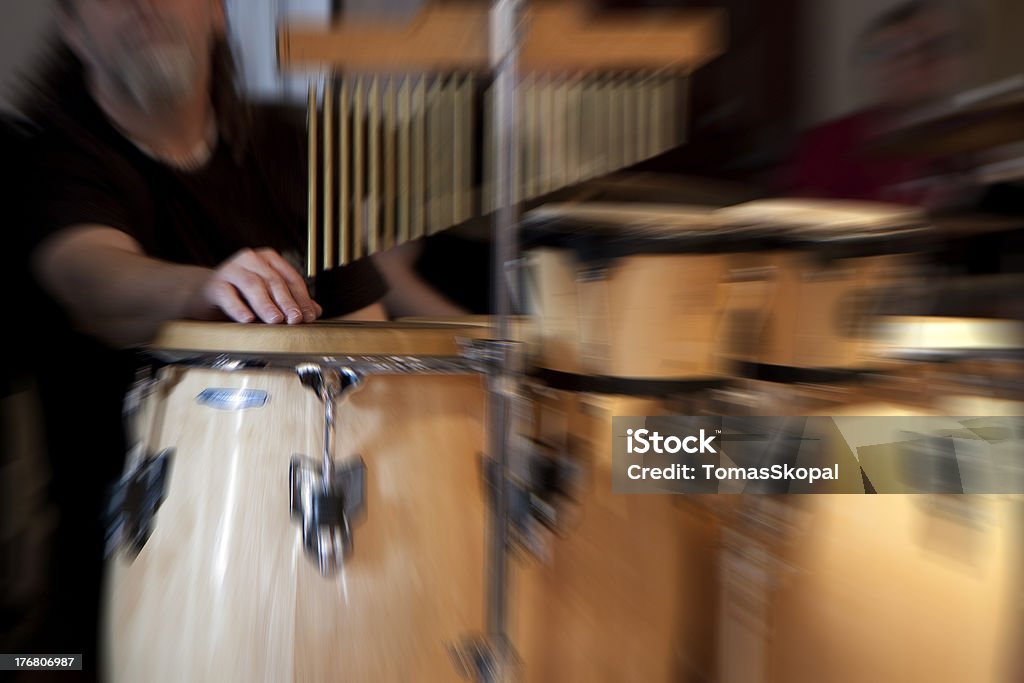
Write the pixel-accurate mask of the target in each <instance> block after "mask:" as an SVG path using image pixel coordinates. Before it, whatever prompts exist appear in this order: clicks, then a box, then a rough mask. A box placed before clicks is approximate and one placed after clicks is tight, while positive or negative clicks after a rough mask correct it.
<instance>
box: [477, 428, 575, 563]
mask: <svg viewBox="0 0 1024 683" xmlns="http://www.w3.org/2000/svg"><path fill="white" fill-rule="evenodd" d="M527 450H528V451H529V452H528V454H527V455H526V456H525V458H524V469H525V472H524V473H523V474H522V475H520V477H515V476H514V477H513V482H512V484H511V487H510V498H511V500H510V503H509V506H510V508H511V512H510V515H509V517H510V524H511V525H512V537H511V542H512V543H513V544H514V547H516V548H518V549H523V550H525V551H526V552H527V553H529V554H530V555H531V556H533V557H535V558H538V559H541V560H542V561H543V560H546V559H547V558H548V557H549V555H550V551H549V549H548V537H547V536H546V535H545V534H544V531H545V530H546V531H548V532H552V533H555V534H558V535H564V534H565V533H566V532H567V530H568V529H569V528H570V527H571V522H572V520H573V519H574V518H575V517H576V515H575V514H574V510H573V508H574V504H575V500H576V495H575V492H576V491H577V490H578V488H579V485H580V482H581V481H582V479H583V467H582V466H581V465H580V464H579V463H578V462H575V461H573V459H572V458H570V457H569V456H568V454H565V453H559V452H556V450H555V449H554V448H553V447H551V446H549V445H546V444H541V443H539V442H537V441H534V442H533V443H532V444H531V445H530V446H529V447H528V448H527ZM481 460H482V466H481V471H482V473H483V479H484V485H485V486H486V489H487V491H488V493H489V495H491V496H493V495H494V493H495V490H496V487H497V482H498V481H499V479H498V475H497V472H496V467H495V464H494V462H493V461H492V460H488V459H487V458H486V457H483V456H481Z"/></svg>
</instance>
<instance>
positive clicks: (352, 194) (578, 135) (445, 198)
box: [278, 0, 725, 276]
mask: <svg viewBox="0 0 1024 683" xmlns="http://www.w3.org/2000/svg"><path fill="white" fill-rule="evenodd" d="M489 9H490V8H489V5H488V4H487V3H483V4H480V3H475V4H467V3H445V4H438V5H429V6H427V7H426V8H425V9H424V10H423V11H421V12H420V13H419V14H418V15H417V16H416V17H415V18H414V19H413V20H412V21H411V22H409V23H408V24H406V25H404V26H402V25H394V24H385V23H376V24H374V23H367V22H359V23H355V22H346V23H342V24H338V25H335V26H332V27H329V28H325V27H323V26H304V25H301V24H289V25H284V26H282V27H280V30H279V32H278V58H279V62H280V65H281V68H282V69H302V70H316V71H321V72H323V73H326V74H328V75H329V77H328V78H327V79H326V81H325V83H324V87H323V90H322V92H320V90H319V88H318V87H317V84H315V83H314V84H312V85H311V86H310V92H309V102H308V109H309V145H310V151H311V153H310V159H309V177H310V185H309V188H310V191H309V230H310V240H309V253H308V264H309V265H308V270H309V273H308V274H309V275H310V276H313V275H315V274H316V273H317V272H320V271H321V270H327V269H330V268H333V267H334V266H336V265H339V264H344V263H348V262H350V261H352V260H355V259H358V258H362V257H364V256H367V255H370V254H373V253H375V252H377V251H379V250H383V249H388V248H390V247H392V246H395V245H397V244H401V243H403V242H405V241H408V240H411V239H416V238H418V237H421V236H424V235H428V234H433V233H435V232H438V231H440V230H444V229H446V228H449V227H452V226H454V225H458V224H460V223H462V222H464V221H466V220H469V219H471V218H473V217H474V216H477V215H481V214H487V213H490V212H491V211H492V210H493V209H494V208H495V207H493V206H492V200H493V187H492V184H491V178H490V172H491V167H492V160H493V154H494V148H493V144H494V140H493V138H494V137H495V136H494V135H493V130H494V129H493V122H494V112H493V107H492V106H491V97H490V90H489V88H490V83H489V79H490V68H491V63H490V46H489V43H488V37H489ZM524 24H525V26H526V29H525V33H524V35H523V37H522V43H521V49H520V53H519V70H520V73H521V75H522V77H521V80H520V85H519V88H518V92H519V95H518V97H519V110H520V114H519V118H520V121H521V123H520V133H519V136H520V141H521V143H520V151H519V154H520V158H519V164H518V165H519V168H520V178H519V182H518V187H516V188H515V193H514V200H515V201H516V202H520V201H524V200H530V199H535V198H538V197H542V196H544V195H545V194H548V193H550V192H553V191H555V190H557V189H560V188H562V187H566V186H569V185H572V184H574V183H576V182H580V181H583V180H587V179H589V178H593V177H597V176H600V175H604V174H607V173H610V172H612V171H615V170H618V169H620V168H624V167H627V166H629V165H631V164H634V163H637V162H639V161H641V160H643V159H645V158H649V157H652V156H656V155H657V154H660V153H662V152H665V151H667V150H669V149H671V148H673V147H675V146H678V145H679V144H681V143H682V142H683V141H684V136H685V126H683V125H681V124H682V122H683V121H685V119H686V95H687V91H686V88H685V84H686V79H687V77H688V75H689V73H690V72H691V71H692V70H693V69H695V68H696V67H698V66H700V65H701V64H703V63H704V62H706V61H708V60H710V59H712V58H713V57H715V56H717V55H718V54H720V53H721V52H722V51H723V50H724V46H725V13H724V12H723V11H722V10H715V9H690V10H647V11H644V12H642V13H636V14H634V13H625V14H619V13H601V14H594V13H592V12H591V11H590V10H589V9H588V8H587V7H586V6H585V5H584V4H582V3H579V2H572V1H570V0H560V1H554V2H536V3H532V4H531V5H530V6H529V7H528V8H527V10H526V16H525V22H524Z"/></svg>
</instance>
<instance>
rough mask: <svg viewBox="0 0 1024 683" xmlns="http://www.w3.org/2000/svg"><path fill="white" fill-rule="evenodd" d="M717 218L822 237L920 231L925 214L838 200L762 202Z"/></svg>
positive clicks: (736, 207)
mask: <svg viewBox="0 0 1024 683" xmlns="http://www.w3.org/2000/svg"><path fill="white" fill-rule="evenodd" d="M716 214H717V218H718V219H719V220H722V221H723V222H725V223H727V224H729V225H749V226H781V227H784V228H787V229H791V230H801V231H803V230H810V231H814V232H818V233H826V234H827V233H835V234H850V233H873V232H879V231H892V230H901V229H908V228H919V227H921V226H923V225H925V224H926V223H927V219H926V217H925V214H924V212H922V211H921V210H920V209H918V208H916V207H913V206H906V205H903V204H888V203H883V202H868V201H855V200H835V199H793V198H785V199H783V198H778V199H758V200H754V201H751V202H745V203H742V204H736V205H733V206H727V207H723V208H721V209H718V210H717V211H716Z"/></svg>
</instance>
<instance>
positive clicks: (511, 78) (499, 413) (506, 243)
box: [481, 0, 522, 683]
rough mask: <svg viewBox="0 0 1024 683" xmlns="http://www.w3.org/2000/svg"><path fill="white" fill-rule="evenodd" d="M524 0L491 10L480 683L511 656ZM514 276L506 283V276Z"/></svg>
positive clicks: (504, 1)
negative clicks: (492, 326) (490, 316)
mask: <svg viewBox="0 0 1024 683" xmlns="http://www.w3.org/2000/svg"><path fill="white" fill-rule="evenodd" d="M521 16H522V0H497V2H495V3H494V5H493V6H492V8H491V64H492V67H493V71H494V75H495V79H494V86H493V87H494V133H495V136H496V138H497V139H496V141H495V142H496V145H495V158H494V163H495V168H494V171H495V173H494V180H495V182H494V206H495V207H496V209H497V211H496V213H495V216H494V256H493V258H494V261H493V264H492V267H493V276H492V278H493V297H494V315H495V316H496V322H497V326H496V332H497V339H498V340H499V344H498V348H499V349H501V351H500V353H499V355H498V359H497V362H495V363H493V364H492V365H491V369H490V372H489V376H488V390H489V409H490V413H489V415H490V427H491V430H490V434H489V439H488V441H489V443H488V447H489V455H490V458H491V465H492V467H493V469H492V472H493V476H494V478H493V480H492V481H493V488H492V489H491V490H492V495H493V499H492V506H491V519H490V538H489V541H490V546H489V550H488V563H487V564H488V577H487V640H488V641H489V642H490V645H491V648H492V654H493V656H495V657H496V659H497V661H495V662H493V663H494V665H495V666H493V667H492V668H491V671H490V672H483V675H482V676H481V678H482V679H483V680H486V681H488V683H492V682H496V681H497V680H499V679H501V678H504V677H505V675H506V672H508V671H509V670H510V669H511V668H512V664H511V662H512V660H513V659H514V657H515V655H514V654H513V652H512V648H511V645H510V643H509V640H508V633H507V628H508V559H509V558H508V551H509V542H510V539H509V534H510V531H511V527H510V498H511V496H510V491H509V487H510V485H511V479H510V476H509V465H510V462H509V455H510V450H511V449H510V440H511V434H510V427H511V422H512V420H511V418H512V415H513V401H514V400H515V393H516V392H515V388H516V380H517V377H516V372H517V371H518V368H516V367H515V359H514V355H515V352H514V345H513V344H511V343H508V342H510V341H511V340H512V320H511V315H512V313H513V311H512V301H514V300H518V296H517V293H516V292H515V291H514V288H515V286H516V282H517V278H516V277H515V273H514V270H513V269H514V268H515V264H516V263H517V259H518V252H519V240H518V233H517V227H518V223H519V215H518V213H519V207H518V205H517V197H516V196H515V195H516V178H517V177H518V173H517V171H518V168H517V157H518V154H517V152H518V149H519V144H518V134H517V133H518V125H517V111H516V81H517V80H518V69H517V66H518V64H517V63H518V58H519V43H520V19H521ZM510 275H511V276H512V277H509V276H510Z"/></svg>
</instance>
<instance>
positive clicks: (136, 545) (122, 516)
mask: <svg viewBox="0 0 1024 683" xmlns="http://www.w3.org/2000/svg"><path fill="white" fill-rule="evenodd" d="M173 458H174V449H173V448H165V449H164V450H162V451H160V452H159V453H157V454H156V455H148V456H146V457H143V458H137V459H136V461H135V462H136V464H135V466H134V467H133V468H132V469H129V470H128V471H127V472H126V473H125V475H124V477H122V479H121V481H120V482H119V483H118V484H116V485H115V486H114V488H113V490H112V491H111V493H110V503H109V506H108V508H107V510H108V512H107V551H106V554H107V557H111V556H112V555H113V554H114V553H115V552H116V551H117V550H118V549H119V548H123V549H124V550H125V551H126V552H127V553H128V554H129V556H130V559H134V558H135V557H136V556H138V554H139V553H140V552H141V551H142V548H143V546H145V545H146V541H148V540H149V537H150V535H151V534H152V533H153V522H154V519H155V517H156V512H157V510H159V509H160V505H161V504H162V503H163V502H164V497H165V494H166V491H167V481H168V478H169V472H170V467H171V460H172V459H173Z"/></svg>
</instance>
